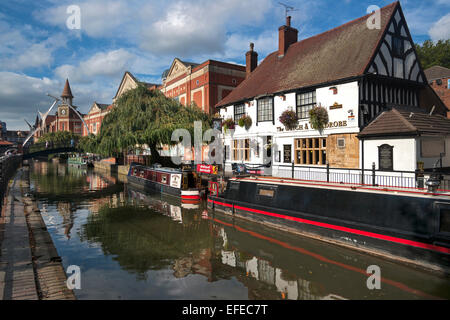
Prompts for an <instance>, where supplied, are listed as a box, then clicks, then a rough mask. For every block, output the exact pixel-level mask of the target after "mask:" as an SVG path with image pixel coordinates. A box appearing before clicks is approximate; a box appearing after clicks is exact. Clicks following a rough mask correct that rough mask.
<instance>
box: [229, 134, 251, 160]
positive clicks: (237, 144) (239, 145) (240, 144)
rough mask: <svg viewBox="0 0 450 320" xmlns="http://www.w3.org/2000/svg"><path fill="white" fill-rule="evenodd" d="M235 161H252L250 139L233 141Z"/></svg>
mask: <svg viewBox="0 0 450 320" xmlns="http://www.w3.org/2000/svg"><path fill="white" fill-rule="evenodd" d="M233 160H235V161H250V139H239V140H233Z"/></svg>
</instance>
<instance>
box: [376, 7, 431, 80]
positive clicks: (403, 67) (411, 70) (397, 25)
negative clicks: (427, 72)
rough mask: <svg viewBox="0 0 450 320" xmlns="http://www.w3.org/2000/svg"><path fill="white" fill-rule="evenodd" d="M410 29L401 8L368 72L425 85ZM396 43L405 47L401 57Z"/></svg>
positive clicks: (396, 13)
mask: <svg viewBox="0 0 450 320" xmlns="http://www.w3.org/2000/svg"><path fill="white" fill-rule="evenodd" d="M407 30H408V27H407V24H406V20H405V19H404V17H403V14H402V13H401V11H400V8H397V10H396V12H395V14H394V15H393V18H392V20H391V21H390V23H389V27H388V30H387V32H386V34H385V36H384V39H383V40H382V42H381V45H380V47H379V50H378V51H377V52H376V54H375V58H374V59H373V61H372V64H371V65H370V67H369V69H368V72H370V73H377V74H379V75H383V76H388V77H394V78H399V79H405V80H411V81H416V82H420V83H424V82H425V79H424V77H423V70H422V69H421V68H420V65H419V63H418V58H417V55H416V53H415V51H414V43H413V41H412V39H411V36H410V34H409V32H408V31H407ZM394 42H397V43H398V44H399V45H400V47H403V49H402V50H401V51H402V52H401V54H400V55H398V54H397V55H396V54H395V50H394Z"/></svg>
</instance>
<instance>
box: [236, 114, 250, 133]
mask: <svg viewBox="0 0 450 320" xmlns="http://www.w3.org/2000/svg"><path fill="white" fill-rule="evenodd" d="M238 124H239V126H240V127H245V130H248V129H250V127H251V126H252V118H251V117H250V116H248V115H246V114H245V115H243V116H242V117H241V118H240V119H239V121H238Z"/></svg>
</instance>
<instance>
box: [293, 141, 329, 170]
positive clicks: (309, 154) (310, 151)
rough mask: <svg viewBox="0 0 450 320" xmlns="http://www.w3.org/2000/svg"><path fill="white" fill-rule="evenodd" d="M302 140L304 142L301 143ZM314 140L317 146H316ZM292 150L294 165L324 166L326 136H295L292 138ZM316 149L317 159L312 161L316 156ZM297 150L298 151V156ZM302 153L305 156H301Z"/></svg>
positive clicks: (325, 161)
mask: <svg viewBox="0 0 450 320" xmlns="http://www.w3.org/2000/svg"><path fill="white" fill-rule="evenodd" d="M303 140H304V141H305V144H303ZM316 140H317V145H318V146H316ZM303 145H304V146H303ZM294 151H295V152H294V163H295V164H296V165H313V166H324V165H326V164H327V138H323V137H316V138H296V139H294ZM316 151H317V152H318V161H316V163H314V161H313V160H314V159H316V157H317V156H316ZM298 152H300V155H301V156H300V158H299V157H298ZM303 155H305V156H304V157H303ZM299 159H300V161H299Z"/></svg>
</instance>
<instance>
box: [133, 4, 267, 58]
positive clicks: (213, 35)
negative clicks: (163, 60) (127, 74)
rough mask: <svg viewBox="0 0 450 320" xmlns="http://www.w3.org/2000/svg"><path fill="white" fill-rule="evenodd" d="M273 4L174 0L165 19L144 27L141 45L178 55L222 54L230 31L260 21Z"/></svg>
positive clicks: (145, 47) (155, 50)
mask: <svg viewBox="0 0 450 320" xmlns="http://www.w3.org/2000/svg"><path fill="white" fill-rule="evenodd" d="M270 7H271V2H270V1H269V0H264V1H261V0H251V1H238V0H228V1H223V2H221V3H220V5H218V3H217V2H210V1H196V2H190V3H189V2H175V3H173V4H172V5H170V6H169V7H168V8H167V12H166V14H165V15H164V16H163V17H162V18H160V19H159V20H157V21H155V22H154V23H152V24H150V25H148V26H146V27H144V28H143V30H142V32H141V39H142V41H141V44H140V45H141V47H142V48H143V49H145V50H147V51H149V52H153V53H158V54H164V53H171V54H174V55H177V56H192V55H195V54H214V53H223V52H224V51H225V48H226V46H225V45H226V41H227V31H230V30H231V31H233V29H237V28H242V26H249V25H251V24H254V23H255V22H257V21H261V20H262V19H263V17H264V15H265V13H266V12H267V11H268V9H269V8H270ZM227 29H229V30H227Z"/></svg>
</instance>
